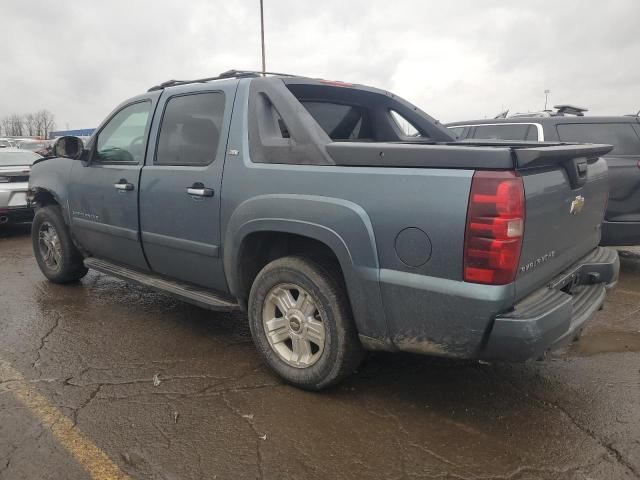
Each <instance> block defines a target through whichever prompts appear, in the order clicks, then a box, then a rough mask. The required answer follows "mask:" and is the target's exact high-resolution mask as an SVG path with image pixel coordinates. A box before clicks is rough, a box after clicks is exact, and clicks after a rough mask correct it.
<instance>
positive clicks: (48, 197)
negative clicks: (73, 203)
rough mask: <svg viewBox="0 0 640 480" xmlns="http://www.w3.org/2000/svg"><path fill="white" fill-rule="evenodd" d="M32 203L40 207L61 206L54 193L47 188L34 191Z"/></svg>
mask: <svg viewBox="0 0 640 480" xmlns="http://www.w3.org/2000/svg"><path fill="white" fill-rule="evenodd" d="M31 202H32V203H33V204H35V205H36V206H38V207H45V206H47V205H60V202H59V201H58V199H57V198H56V197H55V195H54V194H53V193H51V192H50V191H49V190H47V189H46V188H40V187H37V188H34V189H32V194H31Z"/></svg>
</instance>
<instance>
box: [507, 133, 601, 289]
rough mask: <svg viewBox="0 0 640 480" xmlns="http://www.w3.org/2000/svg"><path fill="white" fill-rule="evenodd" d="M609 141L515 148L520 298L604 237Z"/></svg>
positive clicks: (517, 281) (517, 285) (595, 245)
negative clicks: (521, 195)
mask: <svg viewBox="0 0 640 480" xmlns="http://www.w3.org/2000/svg"><path fill="white" fill-rule="evenodd" d="M611 148H612V147H611V146H608V145H558V146H538V147H524V148H518V147H516V148H514V150H513V152H514V157H515V163H516V168H517V169H518V171H519V173H520V175H521V176H522V179H523V182H524V192H525V200H526V214H525V226H524V239H523V243H522V251H521V255H520V264H519V270H518V273H517V276H516V301H517V300H520V299H521V298H523V297H525V296H526V295H528V294H529V293H531V292H532V291H533V290H535V289H537V288H540V287H541V286H543V285H545V284H547V283H549V282H550V280H551V279H552V278H553V277H554V276H556V275H557V274H558V273H560V272H561V271H562V270H564V269H565V268H566V267H568V266H569V265H571V264H573V263H574V262H576V261H577V260H579V259H580V258H582V257H583V256H585V255H586V254H587V253H589V252H590V251H592V250H593V249H594V248H596V247H597V246H598V244H599V243H600V225H601V223H602V220H603V218H604V212H605V209H606V205H607V197H608V192H609V187H608V180H607V164H606V162H605V160H603V159H602V158H600V157H601V155H604V154H606V153H607V152H609V151H610V150H611Z"/></svg>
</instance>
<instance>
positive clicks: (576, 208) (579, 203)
mask: <svg viewBox="0 0 640 480" xmlns="http://www.w3.org/2000/svg"><path fill="white" fill-rule="evenodd" d="M583 207H584V197H583V196H582V195H578V196H577V197H576V198H575V199H574V200H573V202H571V209H570V210H569V213H571V215H577V214H579V213H580V212H581V211H582V208H583Z"/></svg>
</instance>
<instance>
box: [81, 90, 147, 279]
mask: <svg viewBox="0 0 640 480" xmlns="http://www.w3.org/2000/svg"><path fill="white" fill-rule="evenodd" d="M157 97H158V94H157V93H156V94H151V95H150V96H149V98H143V99H140V100H138V101H136V102H134V103H131V104H128V105H126V106H124V107H123V108H121V109H119V110H118V111H117V112H116V113H115V114H114V115H113V116H112V117H111V118H110V119H109V120H108V121H107V122H106V123H105V124H104V126H103V127H101V129H100V130H99V131H98V133H97V135H96V136H94V138H93V139H92V143H91V144H90V148H91V149H92V151H93V153H92V158H91V159H90V161H89V163H88V164H84V163H82V162H74V164H73V167H72V170H71V174H70V177H71V178H70V182H69V211H70V212H71V229H72V231H73V234H74V236H75V238H76V239H77V241H78V242H79V243H80V245H81V246H82V247H83V248H84V249H85V250H87V251H88V252H89V253H91V255H93V256H95V257H99V258H104V259H107V260H111V261H113V262H117V263H122V264H125V265H127V266H131V267H135V268H140V269H148V266H147V263H146V261H145V259H144V255H143V253H142V246H141V244H140V238H139V231H138V185H139V179H140V170H141V168H142V165H143V161H144V154H145V149H146V145H147V138H148V133H149V127H150V123H151V116H152V112H153V107H154V103H155V101H156V99H157Z"/></svg>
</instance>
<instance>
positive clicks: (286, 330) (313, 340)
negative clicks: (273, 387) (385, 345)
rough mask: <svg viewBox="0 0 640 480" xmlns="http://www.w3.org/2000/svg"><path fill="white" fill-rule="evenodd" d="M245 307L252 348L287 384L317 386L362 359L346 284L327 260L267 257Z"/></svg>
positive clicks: (347, 371)
mask: <svg viewBox="0 0 640 480" xmlns="http://www.w3.org/2000/svg"><path fill="white" fill-rule="evenodd" d="M285 292H289V294H288V295H287V294H286V293H285ZM296 292H297V297H296ZM288 307H290V308H288ZM248 311H249V327H250V329H251V336H252V337H253V341H254V343H255V345H256V348H257V349H258V351H259V353H260V354H261V356H262V357H263V358H264V360H265V362H266V363H267V364H268V365H269V367H271V369H272V370H273V371H274V372H275V373H277V374H278V375H279V376H280V377H282V378H283V379H284V380H285V381H286V382H287V383H289V384H291V385H294V386H296V387H299V388H302V389H305V390H321V389H323V388H327V387H329V386H332V385H335V384H336V383H338V382H340V381H341V380H343V379H344V378H345V377H347V376H349V375H350V374H351V373H352V372H353V371H354V370H355V369H356V368H357V367H358V366H359V365H360V363H361V362H362V359H363V357H364V349H363V348H362V345H361V343H360V340H359V339H358V334H357V331H356V327H355V324H354V322H353V317H352V314H351V308H350V305H349V299H348V297H347V292H346V287H345V285H344V282H343V281H342V276H341V275H340V273H339V272H337V270H336V269H335V268H333V267H332V266H331V265H330V264H329V263H324V262H319V261H316V260H311V259H308V258H305V257H284V258H280V259H277V260H274V261H272V262H271V263H269V264H268V265H267V266H265V267H264V268H263V269H262V270H261V271H260V272H259V273H258V275H257V276H256V279H255V280H254V282H253V285H252V287H251V293H250V295H249V304H248ZM320 324H321V325H322V328H321V327H320ZM321 333H323V334H324V335H321ZM287 336H288V338H287ZM321 337H322V338H323V340H320V339H321Z"/></svg>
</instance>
